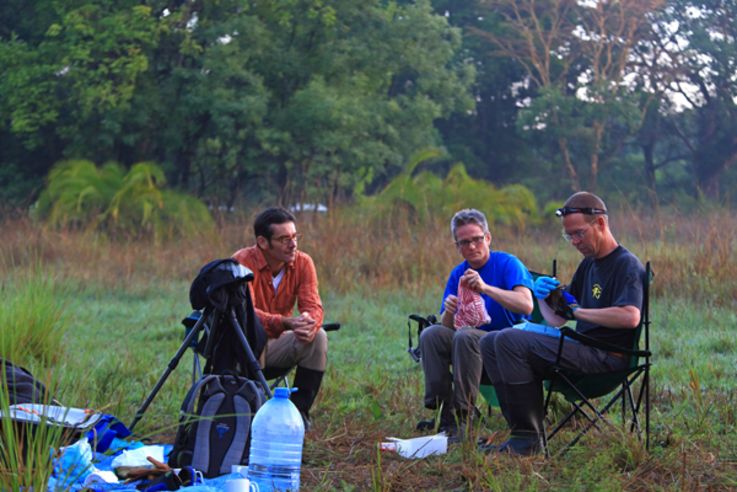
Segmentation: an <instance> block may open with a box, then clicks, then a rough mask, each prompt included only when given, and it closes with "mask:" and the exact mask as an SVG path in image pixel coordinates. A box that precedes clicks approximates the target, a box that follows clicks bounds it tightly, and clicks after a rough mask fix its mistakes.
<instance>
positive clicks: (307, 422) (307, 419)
mask: <svg viewBox="0 0 737 492" xmlns="http://www.w3.org/2000/svg"><path fill="white" fill-rule="evenodd" d="M299 415H300V416H301V417H302V423H303V424H304V426H305V434H307V433H308V432H309V431H310V427H312V421H311V420H310V416H309V415H307V413H306V412H303V411H302V410H300V411H299Z"/></svg>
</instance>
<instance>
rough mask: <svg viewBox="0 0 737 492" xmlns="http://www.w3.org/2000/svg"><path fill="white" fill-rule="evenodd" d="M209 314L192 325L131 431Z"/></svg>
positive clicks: (136, 417) (138, 412)
mask: <svg viewBox="0 0 737 492" xmlns="http://www.w3.org/2000/svg"><path fill="white" fill-rule="evenodd" d="M208 314H209V313H208V311H207V310H206V311H205V313H203V315H202V316H200V319H198V320H197V323H196V324H195V325H194V326H193V327H192V329H191V330H190V332H189V333H188V334H187V336H186V337H185V338H184V342H182V346H181V347H179V350H177V353H176V354H175V355H174V357H173V358H172V359H171V361H169V364H168V365H167V366H166V370H164V373H163V374H162V375H161V377H160V378H159V380H158V381H157V382H156V385H154V389H153V390H151V393H150V394H149V395H148V397H147V398H146V400H145V401H144V402H143V404H141V407H140V408H139V409H138V410H137V411H136V416H135V417H134V418H133V421H132V422H131V424H130V425H129V426H128V428H129V429H130V430H131V431H132V430H133V428H134V427H135V426H136V424H137V423H138V421H139V420H141V417H143V413H144V412H145V411H146V409H147V408H148V406H149V405H150V404H151V402H152V401H153V400H154V397H155V396H156V394H157V393H158V392H159V390H160V389H161V387H162V386H163V385H164V382H165V381H166V379H167V378H168V377H169V375H170V374H171V373H172V372H173V371H174V369H176V367H177V364H179V360H180V359H181V358H182V355H184V352H186V350H187V349H188V348H189V346H190V344H191V343H192V341H193V340H196V339H197V335H198V334H199V332H200V330H201V329H202V326H203V325H204V324H205V320H206V319H207V318H208ZM195 357H196V356H195Z"/></svg>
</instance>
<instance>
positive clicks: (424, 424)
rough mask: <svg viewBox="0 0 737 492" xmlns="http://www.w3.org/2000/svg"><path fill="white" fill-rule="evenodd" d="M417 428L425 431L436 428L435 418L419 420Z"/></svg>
mask: <svg viewBox="0 0 737 492" xmlns="http://www.w3.org/2000/svg"><path fill="white" fill-rule="evenodd" d="M415 429H417V430H418V431H421V432H424V431H429V430H433V429H435V419H424V420H420V421H419V422H417V425H416V426H415Z"/></svg>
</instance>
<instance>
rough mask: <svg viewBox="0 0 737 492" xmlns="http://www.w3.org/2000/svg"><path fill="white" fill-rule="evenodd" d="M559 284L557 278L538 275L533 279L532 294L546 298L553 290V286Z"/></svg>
mask: <svg viewBox="0 0 737 492" xmlns="http://www.w3.org/2000/svg"><path fill="white" fill-rule="evenodd" d="M559 285H560V282H559V281H558V279H555V278H553V277H538V278H537V280H535V288H534V289H533V294H535V297H537V298H538V299H547V297H548V296H549V295H550V293H551V292H553V291H554V290H555V288H556V287H558V286H559Z"/></svg>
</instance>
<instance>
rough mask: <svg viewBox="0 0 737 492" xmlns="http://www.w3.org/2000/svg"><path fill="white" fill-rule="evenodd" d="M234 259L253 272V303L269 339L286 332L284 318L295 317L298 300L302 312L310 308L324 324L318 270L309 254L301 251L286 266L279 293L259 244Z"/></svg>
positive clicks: (239, 253)
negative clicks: (275, 290) (318, 288)
mask: <svg viewBox="0 0 737 492" xmlns="http://www.w3.org/2000/svg"><path fill="white" fill-rule="evenodd" d="M233 258H234V259H235V260H236V261H237V262H238V263H240V264H241V265H243V266H245V267H246V268H248V269H249V270H251V271H252V272H253V281H252V282H250V283H249V288H250V289H251V296H252V297H253V306H254V308H255V309H256V315H257V316H258V317H259V319H260V320H261V323H262V324H263V325H264V329H265V330H266V333H267V335H268V336H269V338H278V337H279V335H281V333H282V332H283V331H284V323H283V322H282V320H283V319H284V318H289V317H291V316H294V306H295V303H296V305H297V309H298V310H299V312H300V313H303V312H305V311H307V312H308V313H309V314H310V317H311V318H312V319H314V320H315V321H316V322H317V326H321V325H322V320H323V309H322V301H321V300H320V293H319V292H318V290H317V271H316V270H315V263H314V262H313V261H312V258H310V256H309V255H308V254H307V253H303V252H301V251H299V250H298V251H297V256H296V257H295V259H294V261H292V262H290V263H287V264H286V265H285V266H284V277H283V278H282V279H281V283H280V284H279V289H278V291H277V292H274V284H273V283H272V279H273V276H272V275H271V270H269V265H268V264H267V263H266V258H264V254H263V252H262V251H261V250H260V249H259V247H258V246H255V245H254V246H249V247H248V248H243V249H239V250H238V251H236V252H235V254H234V255H233Z"/></svg>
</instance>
